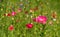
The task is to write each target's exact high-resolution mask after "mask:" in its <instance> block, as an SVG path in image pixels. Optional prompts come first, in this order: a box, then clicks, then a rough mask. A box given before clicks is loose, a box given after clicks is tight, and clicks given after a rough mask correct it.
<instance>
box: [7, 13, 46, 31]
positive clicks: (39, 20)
mask: <svg viewBox="0 0 60 37" xmlns="http://www.w3.org/2000/svg"><path fill="white" fill-rule="evenodd" d="M12 15H13V16H14V15H15V12H12ZM33 21H34V22H37V23H41V24H46V22H47V17H46V16H38V17H36V18H33ZM26 27H27V28H28V29H30V28H32V27H33V24H32V23H27V24H26ZM8 29H9V30H10V31H12V30H13V29H14V26H13V25H11V26H9V28H8Z"/></svg>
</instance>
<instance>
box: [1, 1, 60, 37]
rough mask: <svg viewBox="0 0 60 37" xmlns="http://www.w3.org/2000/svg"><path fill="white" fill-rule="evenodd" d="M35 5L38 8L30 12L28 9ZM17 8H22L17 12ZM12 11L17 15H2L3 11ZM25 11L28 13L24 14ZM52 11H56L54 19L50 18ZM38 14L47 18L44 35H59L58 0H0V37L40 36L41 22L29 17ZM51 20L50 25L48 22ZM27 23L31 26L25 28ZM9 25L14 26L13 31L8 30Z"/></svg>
mask: <svg viewBox="0 0 60 37" xmlns="http://www.w3.org/2000/svg"><path fill="white" fill-rule="evenodd" d="M21 4H22V6H21ZM36 6H37V7H38V10H36V11H33V12H30V9H33V8H35V7H36ZM19 8H21V9H22V12H20V13H18V9H19ZM12 11H15V12H17V15H16V16H11V17H7V16H4V14H5V13H11V12H12ZM25 11H28V14H25ZM52 12H56V13H57V18H56V21H53V20H52V19H51V18H52V17H51V14H52ZM45 13H46V14H45ZM38 15H45V16H47V18H48V22H47V24H46V29H45V30H44V31H45V32H44V34H45V35H44V37H60V0H0V37H41V36H40V34H41V27H42V26H41V24H38V23H36V22H34V21H33V20H32V19H31V17H36V16H38ZM12 19H13V20H12ZM16 20H20V21H19V22H16ZM51 20H52V21H53V24H52V25H50V24H49V21H51ZM27 23H33V24H34V26H33V28H31V29H27V28H26V26H25V25H26V24H27ZM10 25H13V26H14V30H13V31H9V30H8V27H9V26H10Z"/></svg>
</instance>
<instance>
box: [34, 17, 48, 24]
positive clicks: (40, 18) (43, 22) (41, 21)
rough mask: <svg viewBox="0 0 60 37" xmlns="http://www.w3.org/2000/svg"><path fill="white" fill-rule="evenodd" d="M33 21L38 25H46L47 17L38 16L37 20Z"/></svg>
mask: <svg viewBox="0 0 60 37" xmlns="http://www.w3.org/2000/svg"><path fill="white" fill-rule="evenodd" d="M33 21H35V22H38V23H42V24H46V21H47V17H45V16H38V17H37V18H34V19H33Z"/></svg>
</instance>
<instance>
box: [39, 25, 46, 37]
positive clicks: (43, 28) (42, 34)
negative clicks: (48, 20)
mask: <svg viewBox="0 0 60 37" xmlns="http://www.w3.org/2000/svg"><path fill="white" fill-rule="evenodd" d="M42 26H43V27H42V32H41V34H40V36H41V37H44V31H45V25H42Z"/></svg>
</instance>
